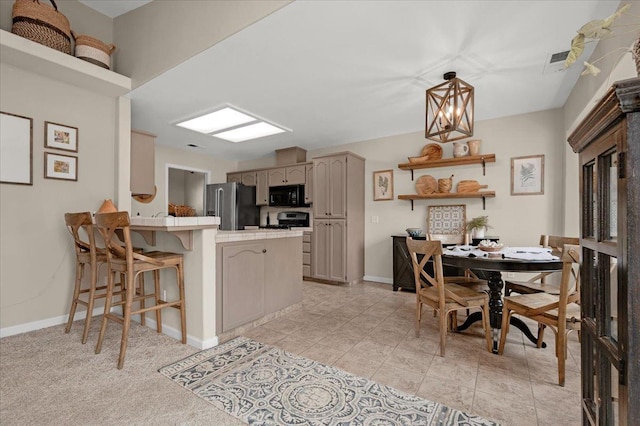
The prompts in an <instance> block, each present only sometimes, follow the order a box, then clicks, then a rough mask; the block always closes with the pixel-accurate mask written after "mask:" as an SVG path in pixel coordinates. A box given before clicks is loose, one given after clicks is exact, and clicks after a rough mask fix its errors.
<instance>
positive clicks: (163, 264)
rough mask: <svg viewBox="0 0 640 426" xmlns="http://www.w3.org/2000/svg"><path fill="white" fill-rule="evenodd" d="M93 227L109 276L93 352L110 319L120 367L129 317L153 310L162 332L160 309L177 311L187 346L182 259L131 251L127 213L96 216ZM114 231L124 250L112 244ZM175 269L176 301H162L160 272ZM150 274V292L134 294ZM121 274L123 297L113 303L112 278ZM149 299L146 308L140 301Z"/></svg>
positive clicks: (156, 252) (162, 253)
mask: <svg viewBox="0 0 640 426" xmlns="http://www.w3.org/2000/svg"><path fill="white" fill-rule="evenodd" d="M96 225H97V227H98V230H99V231H100V234H101V235H102V237H103V238H104V242H105V247H106V248H107V249H108V250H107V252H106V257H107V265H108V267H109V274H108V279H107V298H106V302H105V306H104V316H103V317H102V326H101V328H100V335H99V336H98V343H97V345H96V353H100V350H101V349H102V341H103V339H104V333H105V330H106V328H107V321H108V320H114V321H117V322H119V323H121V324H122V339H121V342H120V356H119V358H118V368H119V369H121V368H122V366H123V365H124V357H125V353H126V351H127V338H128V335H129V326H130V323H131V317H132V316H133V315H137V314H141V315H142V317H144V315H145V313H146V312H148V311H155V313H156V323H157V331H158V333H161V332H162V317H161V312H160V311H161V309H163V308H169V307H172V308H176V309H179V310H180V326H181V332H182V343H183V344H185V343H187V321H186V312H185V306H184V305H185V302H184V267H183V256H182V254H179V253H169V252H161V251H153V252H148V253H145V254H144V255H143V254H140V253H136V252H134V251H133V247H132V243H131V229H130V227H129V225H130V222H129V213H127V212H114V213H96ZM116 230H118V231H119V232H121V235H122V236H123V238H124V247H122V246H120V245H118V244H115V243H113V238H114V234H115V232H116ZM167 268H171V269H175V271H176V279H177V285H178V292H179V299H178V300H174V301H165V300H162V298H161V297H160V296H161V294H160V270H161V269H167ZM150 271H151V272H153V278H154V292H153V293H148V294H147V293H145V292H144V291H143V289H140V291H136V282H140V285H144V284H143V282H141V280H140V277H142V275H143V273H144V272H150ZM115 274H121V276H123V277H124V287H125V290H124V291H125V298H124V300H122V301H116V302H114V301H113V294H114V292H113V290H114V283H113V281H114V276H115ZM149 298H153V299H154V300H155V305H154V306H149V307H146V306H145V305H144V300H145V299H149ZM134 302H139V303H140V307H139V309H137V310H133V308H132V306H133V303H134ZM114 306H122V316H120V315H118V314H117V313H116V312H111V308H112V307H114Z"/></svg>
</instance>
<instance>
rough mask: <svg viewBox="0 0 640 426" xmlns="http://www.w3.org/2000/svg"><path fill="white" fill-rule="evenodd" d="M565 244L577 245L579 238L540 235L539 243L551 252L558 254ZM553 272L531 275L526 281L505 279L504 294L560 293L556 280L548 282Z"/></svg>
mask: <svg viewBox="0 0 640 426" xmlns="http://www.w3.org/2000/svg"><path fill="white" fill-rule="evenodd" d="M565 244H572V245H578V244H580V239H579V238H576V237H558V236H555V235H541V236H540V245H541V246H542V247H547V248H551V252H552V253H553V254H555V255H557V256H560V254H561V253H562V250H563V248H564V246H565ZM554 273H555V272H543V273H540V274H537V275H536V276H534V277H531V278H530V279H529V280H528V281H515V280H506V281H505V282H504V295H505V296H509V295H511V293H512V292H514V293H518V294H532V293H542V292H546V293H551V294H556V295H557V294H560V285H559V284H558V283H557V282H550V280H549V279H548V277H549V275H551V274H554Z"/></svg>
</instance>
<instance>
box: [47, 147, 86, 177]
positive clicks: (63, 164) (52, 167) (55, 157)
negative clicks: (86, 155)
mask: <svg viewBox="0 0 640 426" xmlns="http://www.w3.org/2000/svg"><path fill="white" fill-rule="evenodd" d="M44 177H45V179H61V180H73V181H77V180H78V157H74V156H72V155H60V154H54V153H52V152H45V153H44Z"/></svg>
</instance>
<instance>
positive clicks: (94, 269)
mask: <svg viewBox="0 0 640 426" xmlns="http://www.w3.org/2000/svg"><path fill="white" fill-rule="evenodd" d="M97 286H98V265H97V264H91V284H90V287H89V300H88V301H87V317H86V318H85V320H84V331H83V332H82V344H83V345H84V344H85V343H87V337H88V336H89V327H90V326H91V317H92V316H93V304H94V302H95V297H96V287H97Z"/></svg>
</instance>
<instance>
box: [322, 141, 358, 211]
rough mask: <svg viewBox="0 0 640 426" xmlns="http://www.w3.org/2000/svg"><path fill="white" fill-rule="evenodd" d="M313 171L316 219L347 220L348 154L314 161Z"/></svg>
mask: <svg viewBox="0 0 640 426" xmlns="http://www.w3.org/2000/svg"><path fill="white" fill-rule="evenodd" d="M354 161H355V160H354ZM313 170H314V171H313V182H314V200H313V215H314V217H317V218H328V219H329V218H334V219H344V218H346V217H347V154H343V155H335V156H331V157H322V158H318V159H314V160H313ZM363 174H364V171H363ZM363 177H364V176H363ZM363 191H364V188H363Z"/></svg>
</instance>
